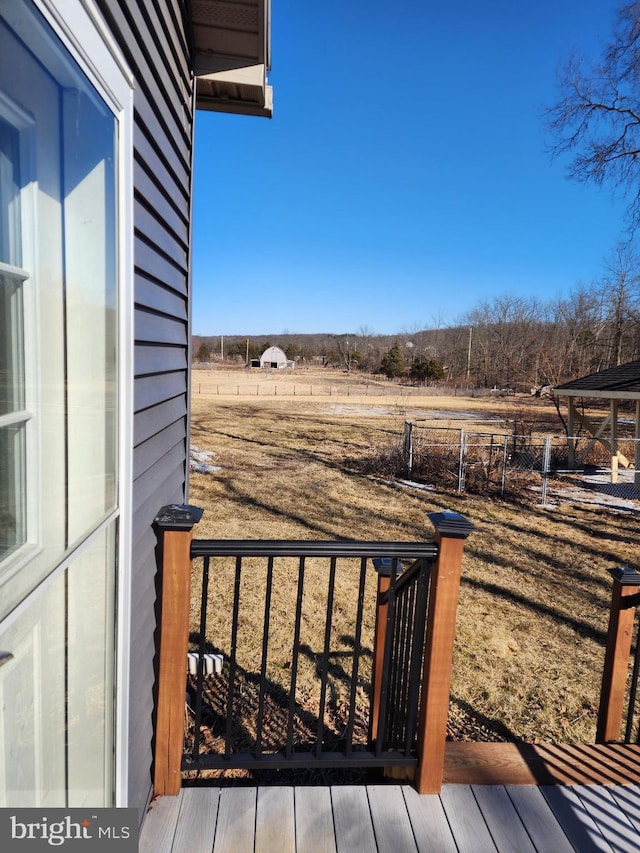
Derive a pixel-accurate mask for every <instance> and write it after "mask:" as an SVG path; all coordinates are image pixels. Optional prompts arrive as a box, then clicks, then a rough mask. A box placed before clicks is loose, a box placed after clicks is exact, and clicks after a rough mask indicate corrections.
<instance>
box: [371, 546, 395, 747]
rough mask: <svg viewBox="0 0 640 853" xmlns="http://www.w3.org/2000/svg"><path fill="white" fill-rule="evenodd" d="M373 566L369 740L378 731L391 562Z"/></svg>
mask: <svg viewBox="0 0 640 853" xmlns="http://www.w3.org/2000/svg"><path fill="white" fill-rule="evenodd" d="M373 566H374V568H375V570H376V572H377V573H378V592H377V596H376V624H375V632H374V635H373V667H372V671H371V717H370V720H369V740H372V739H373V738H374V737H375V736H376V732H377V731H378V717H379V716H380V697H381V690H382V667H383V664H384V644H385V639H386V636H387V610H388V603H387V601H383V596H384V595H385V594H386V593H388V592H389V587H390V586H391V560H390V559H389V558H385V557H379V558H376V559H375V560H374V561H373Z"/></svg>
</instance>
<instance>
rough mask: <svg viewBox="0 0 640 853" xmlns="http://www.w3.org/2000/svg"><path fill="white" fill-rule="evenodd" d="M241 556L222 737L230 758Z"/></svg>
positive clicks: (234, 602) (234, 601) (237, 562)
mask: <svg viewBox="0 0 640 853" xmlns="http://www.w3.org/2000/svg"><path fill="white" fill-rule="evenodd" d="M241 574H242V557H240V556H238V557H236V574H235V580H234V585H233V617H232V621H231V649H230V650H229V686H228V690H227V724H226V731H225V738H224V757H225V758H227V759H228V758H230V757H231V752H232V740H233V730H232V723H233V694H234V692H235V690H234V688H235V678H236V654H237V648H238V613H239V610H240V577H241Z"/></svg>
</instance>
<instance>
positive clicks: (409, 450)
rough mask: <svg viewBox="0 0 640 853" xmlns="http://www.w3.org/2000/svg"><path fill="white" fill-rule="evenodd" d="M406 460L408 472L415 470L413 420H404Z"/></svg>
mask: <svg viewBox="0 0 640 853" xmlns="http://www.w3.org/2000/svg"><path fill="white" fill-rule="evenodd" d="M404 460H405V463H406V467H407V474H411V472H412V471H413V422H412V421H405V422H404Z"/></svg>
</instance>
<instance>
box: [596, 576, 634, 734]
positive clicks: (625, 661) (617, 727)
mask: <svg viewBox="0 0 640 853" xmlns="http://www.w3.org/2000/svg"><path fill="white" fill-rule="evenodd" d="M611 575H612V577H613V591H612V595H611V609H610V613H609V629H608V632H607V645H606V651H605V661H604V670H603V676H602V688H601V691H600V707H599V711H598V726H597V730H596V742H597V743H611V742H618V741H620V740H623V741H624V742H625V743H631V742H632V740H633V739H634V738H633V731H634V721H635V728H636V729H637V719H636V717H637V714H636V695H637V689H638V675H639V671H640V654H639V649H638V641H637V636H636V644H635V652H634V663H633V667H632V673H631V679H630V680H629V662H630V658H631V650H632V645H633V639H634V627H635V622H636V609H637V607H638V605H640V574H639V573H638V572H637V570H636V569H632V568H629V567H624V568H619V569H612V570H611ZM625 708H626V715H625ZM623 724H624V735H623V736H622V738H621V732H622V727H623ZM638 734H639V733H636V737H635V742H636V743H637V742H638V741H639V738H638Z"/></svg>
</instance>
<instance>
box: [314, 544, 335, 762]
mask: <svg viewBox="0 0 640 853" xmlns="http://www.w3.org/2000/svg"><path fill="white" fill-rule="evenodd" d="M336 563H337V558H336V557H331V569H330V571H329V590H328V593H327V619H326V622H325V625H324V651H323V655H322V667H321V686H320V710H319V712H318V731H317V734H316V758H320V756H321V755H322V742H323V740H324V708H325V703H326V700H327V678H328V674H329V645H330V642H331V616H332V614H333V593H334V588H335V581H336Z"/></svg>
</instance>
